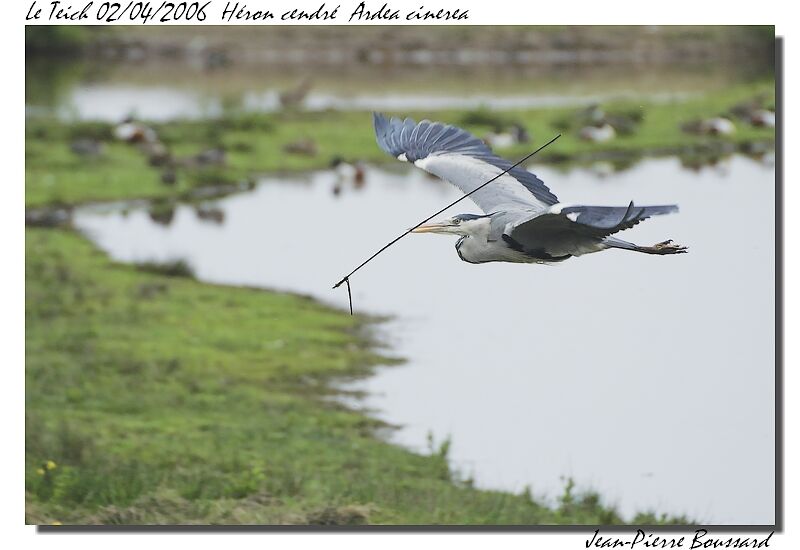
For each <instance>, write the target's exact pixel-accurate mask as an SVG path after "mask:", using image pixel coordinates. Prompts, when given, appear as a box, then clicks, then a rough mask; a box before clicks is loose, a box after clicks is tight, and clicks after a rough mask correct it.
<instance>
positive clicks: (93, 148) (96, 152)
mask: <svg viewBox="0 0 800 550" xmlns="http://www.w3.org/2000/svg"><path fill="white" fill-rule="evenodd" d="M69 148H70V151H72V152H73V153H75V154H76V155H78V156H81V157H99V156H100V155H102V154H103V143H102V142H100V141H97V140H96V139H90V138H80V139H76V140H74V141H73V142H72V143H70V144H69Z"/></svg>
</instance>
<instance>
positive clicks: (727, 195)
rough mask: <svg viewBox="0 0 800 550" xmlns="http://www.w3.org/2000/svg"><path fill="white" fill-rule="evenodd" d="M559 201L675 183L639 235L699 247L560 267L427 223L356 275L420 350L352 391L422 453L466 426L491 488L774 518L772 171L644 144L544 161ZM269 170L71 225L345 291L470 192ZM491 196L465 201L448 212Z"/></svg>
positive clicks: (146, 248)
mask: <svg viewBox="0 0 800 550" xmlns="http://www.w3.org/2000/svg"><path fill="white" fill-rule="evenodd" d="M534 171H535V172H537V173H538V174H539V176H540V177H542V178H543V179H544V181H545V182H547V183H548V185H549V186H550V187H551V189H553V190H554V191H555V192H556V193H557V194H558V195H559V197H560V199H561V200H562V201H563V202H582V203H585V204H593V203H596V204H627V202H628V201H629V200H630V199H635V200H636V202H637V203H638V204H648V203H651V204H657V203H671V202H677V203H678V204H679V205H680V207H681V213H680V214H678V215H673V216H668V217H662V218H657V219H652V220H648V221H647V222H646V223H643V224H641V225H639V226H637V227H635V228H634V229H632V230H630V231H627V232H625V235H624V236H625V238H627V239H628V240H632V241H635V242H639V243H643V244H652V243H654V242H657V241H661V240H664V239H666V238H672V239H674V240H675V241H676V242H678V243H681V244H686V245H689V246H690V253H689V254H686V255H682V256H670V257H656V256H648V255H643V254H634V253H629V252H623V251H608V252H604V253H600V254H595V255H590V256H586V257H582V258H577V259H572V260H569V261H567V262H564V263H563V264H561V265H558V266H553V267H547V266H536V265H510V264H485V265H477V266H476V265H469V264H466V263H464V262H461V261H460V260H459V258H458V256H457V255H456V252H455V250H454V248H453V245H454V239H450V238H447V237H442V236H437V235H411V236H409V237H407V238H405V239H403V240H401V241H400V242H399V243H398V244H397V245H395V246H394V247H393V248H392V249H391V250H390V251H388V252H386V253H384V254H383V255H381V256H380V257H378V259H376V260H375V261H373V262H372V263H371V264H369V266H368V267H366V268H364V269H363V270H362V271H361V272H359V273H358V274H357V275H356V276H355V277H354V278H353V298H354V304H355V308H356V310H357V311H360V312H369V313H378V314H391V315H394V316H395V317H394V319H393V320H392V321H390V322H388V323H386V324H384V325H382V326H381V327H380V334H381V335H382V336H383V337H384V339H385V340H387V342H388V343H389V344H390V346H391V348H390V349H391V352H392V353H394V354H397V355H399V356H402V357H405V358H407V359H408V363H407V364H405V365H402V366H395V367H387V368H382V369H379V371H378V373H377V374H376V375H375V376H372V377H370V378H368V379H365V380H362V381H359V382H357V383H353V384H348V385H347V387H349V388H352V389H363V390H366V391H367V392H368V396H367V397H366V398H365V399H364V400H362V401H358V402H355V403H354V405H355V406H366V407H369V408H370V409H373V410H374V414H375V415H376V416H378V417H380V418H382V419H385V420H387V421H389V422H392V423H394V424H399V425H400V426H401V428H400V429H398V430H397V431H396V432H394V434H393V435H392V439H393V441H395V442H397V443H399V444H402V445H406V446H408V447H410V448H412V449H416V450H420V451H424V450H425V449H426V448H427V443H426V439H427V435H428V433H429V432H430V433H432V434H433V436H434V439H435V440H436V441H442V440H443V439H445V438H446V437H451V438H452V447H451V457H452V462H453V464H454V465H455V467H456V468H458V469H459V470H460V471H461V472H463V473H464V474H465V475H472V476H474V478H475V480H476V482H477V485H479V486H482V487H492V488H501V489H506V490H511V491H520V490H522V489H523V488H524V487H525V486H526V485H530V486H531V488H532V490H533V493H534V494H535V495H543V494H544V495H548V496H549V497H551V498H552V497H554V496H555V495H557V494H559V492H560V490H561V487H562V485H563V480H562V477H563V476H570V477H572V478H574V479H575V481H576V483H577V484H578V486H579V487H592V488H594V489H597V490H598V491H600V492H601V493H602V495H603V496H604V497H606V498H607V499H609V500H610V501H611V502H613V503H616V504H617V505H618V506H619V508H620V510H621V511H622V512H623V513H624V514H626V515H629V514H632V513H633V512H634V511H637V510H644V509H652V510H656V511H659V512H668V513H675V514H679V513H685V514H688V515H689V516H690V517H691V518H694V519H697V520H700V521H703V522H710V523H755V524H759V523H763V524H769V523H773V522H774V487H775V478H774V476H775V469H774V464H775V454H774V448H775V440H774V429H775V426H774V417H775V408H774V397H775V396H774V384H775V379H774V336H775V333H774V330H775V326H774V275H775V274H774V169H773V168H772V167H770V166H765V165H763V164H760V163H758V162H755V161H752V160H749V159H746V158H740V157H735V158H733V159H731V160H730V161H728V162H727V163H725V164H723V165H721V166H717V167H715V168H705V169H702V170H701V171H699V172H695V171H690V170H687V169H684V168H681V166H680V163H679V162H678V161H677V160H676V159H657V160H647V161H644V162H641V163H639V164H637V165H636V166H634V167H633V168H631V169H629V170H627V171H625V172H622V173H618V174H614V175H611V176H609V177H605V178H603V177H600V176H598V175H596V174H595V173H593V172H592V171H589V170H582V169H575V170H571V171H568V172H559V171H555V170H553V169H552V168H547V167H536V168H535V169H534ZM334 186H336V176H335V174H333V173H331V172H320V173H314V174H310V175H307V176H305V177H289V178H268V179H265V180H264V181H263V182H262V185H260V186H258V187H257V188H256V189H255V190H253V191H252V192H248V193H244V194H240V195H236V196H231V197H228V198H225V199H223V200H220V201H218V202H217V203H216V206H218V207H219V208H220V209H221V210H222V211H223V212H224V216H225V219H224V222H223V223H221V224H218V223H210V222H209V221H207V220H201V219H200V218H199V217H198V216H197V215H196V213H195V212H194V210H193V208H192V207H190V206H180V207H179V208H178V210H177V212H176V214H175V217H174V219H173V221H172V223H171V225H169V226H163V225H159V224H157V223H155V222H153V221H152V220H151V219H150V218H149V217H148V215H147V213H146V210H144V209H142V208H141V207H133V208H132V209H131V210H130V211H128V212H126V213H123V212H122V211H121V210H120V209H119V208H118V207H109V206H102V207H87V208H84V209H81V210H80V211H79V212H77V214H76V223H77V224H78V226H79V227H80V228H81V229H82V230H84V231H85V232H87V233H88V234H89V235H90V236H91V237H92V238H93V239H94V240H95V241H96V242H97V243H98V244H99V245H100V246H101V247H102V248H103V249H104V250H107V251H108V252H109V253H110V254H111V255H112V256H113V257H115V258H118V259H121V260H125V261H133V260H153V259H156V260H166V259H171V258H178V257H180V258H185V259H187V260H188V261H189V262H190V263H191V264H192V265H193V266H194V267H195V268H196V272H197V274H198V276H199V278H201V279H203V280H207V281H215V282H221V283H228V284H247V285H258V286H264V287H271V288H278V289H286V290H292V291H297V292H301V293H305V294H310V295H313V296H315V297H317V298H319V299H321V300H324V301H326V302H330V303H333V304H335V305H337V306H340V307H343V308H345V307H346V306H347V293H346V291H345V290H344V289H343V288H341V289H338V290H336V291H334V290H331V288H330V287H331V285H332V284H333V283H334V282H335V281H336V280H338V279H339V278H340V277H341V275H343V274H344V273H346V272H347V271H348V270H349V269H351V268H352V267H353V266H354V265H357V264H358V263H359V262H360V261H362V260H363V259H364V258H365V257H366V256H368V255H369V254H370V253H372V252H373V251H374V250H376V249H377V248H378V247H380V246H381V245H382V244H384V243H385V242H386V241H387V240H389V239H390V238H392V237H394V236H396V235H397V234H398V233H399V232H401V231H402V230H403V229H404V228H406V227H408V226H409V225H412V224H413V223H414V222H416V221H417V220H419V219H421V218H423V217H425V216H426V215H428V214H429V213H430V212H433V211H435V210H437V209H438V208H440V207H441V205H443V204H446V203H447V201H450V200H453V199H454V198H457V197H458V196H459V195H458V193H457V192H456V191H455V190H454V189H452V188H450V187H449V186H448V185H446V184H444V183H442V182H439V181H438V180H434V179H430V178H428V177H427V176H425V175H424V174H422V173H420V172H419V171H416V170H412V171H405V170H399V171H397V172H392V171H385V170H377V169H372V170H369V172H368V174H367V183H366V185H365V186H364V187H363V188H361V189H355V188H353V187H352V186H344V187H343V189H342V191H341V193H340V194H339V195H334V194H333V193H332V189H333V188H334ZM456 212H477V210H476V208H475V207H474V205H473V204H472V203H470V202H469V201H464V202H463V203H461V204H459V205H458V206H456V207H455V208H453V209H452V213H456Z"/></svg>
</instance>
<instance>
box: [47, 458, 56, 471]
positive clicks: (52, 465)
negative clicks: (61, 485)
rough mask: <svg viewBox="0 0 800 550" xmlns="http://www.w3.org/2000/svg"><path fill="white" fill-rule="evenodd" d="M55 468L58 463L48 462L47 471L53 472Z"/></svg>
mask: <svg viewBox="0 0 800 550" xmlns="http://www.w3.org/2000/svg"><path fill="white" fill-rule="evenodd" d="M55 467H56V463H55V462H53V461H52V460H48V461H47V469H48V470H53V469H55Z"/></svg>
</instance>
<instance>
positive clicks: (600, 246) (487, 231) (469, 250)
mask: <svg viewBox="0 0 800 550" xmlns="http://www.w3.org/2000/svg"><path fill="white" fill-rule="evenodd" d="M373 123H374V126H375V135H376V138H377V141H378V145H379V146H380V147H381V149H383V150H384V151H386V152H387V153H389V154H390V155H392V156H393V157H395V158H397V159H399V160H402V161H407V162H410V163H412V164H414V165H416V166H418V167H419V168H422V169H423V170H425V171H426V172H429V173H431V174H433V175H435V176H438V177H439V178H441V179H443V180H445V181H447V182H450V183H452V184H453V185H455V186H456V187H458V188H459V189H460V190H461V191H462V192H464V193H470V192H473V191H475V189H477V188H478V187H479V186H481V185H482V184H484V183H486V182H487V181H488V180H490V179H491V178H493V177H496V176H497V175H498V174H501V173H502V172H503V171H504V170H508V169H509V167H512V166H513V163H512V162H510V161H508V160H505V159H503V158H500V157H498V156H497V155H495V154H494V153H492V151H491V150H490V149H489V147H487V146H486V144H485V143H483V142H482V141H481V140H479V139H478V138H476V137H475V136H473V135H472V134H470V133H469V132H467V131H465V130H462V129H461V128H458V127H456V126H452V125H449V124H443V123H440V122H430V121H428V120H423V121H421V122H419V123H416V122H414V121H413V120H411V119H409V118H406V119H404V120H401V119H398V118H387V117H386V116H384V115H382V114H379V113H374V114H373ZM469 198H470V199H472V200H473V202H475V204H477V205H478V207H479V208H480V209H481V210H483V212H484V214H483V215H476V214H459V215H456V216H453V217H451V218H448V219H445V220H442V221H438V222H435V223H426V224H423V225H420V226H419V227H417V228H415V229H414V230H413V232H414V233H426V232H431V233H442V234H446V235H458V236H459V237H460V238H459V239H458V241H457V242H456V251H457V252H458V255H459V257H460V258H461V259H462V260H464V261H465V262H469V263H473V264H480V263H485V262H517V263H541V264H548V263H553V262H561V261H563V260H566V259H568V258H571V257H573V256H581V255H583V254H589V253H592V252H600V251H601V250H607V249H609V248H618V249H622V250H632V251H634V252H643V253H646V254H679V253H682V252H686V247H683V246H678V245H676V244H673V242H672V241H664V242H660V243H658V244H655V245H653V246H639V245H636V244H633V243H629V242H627V241H623V240H622V239H618V238H616V237H613V236H612V235H614V234H615V233H618V232H619V231H623V230H625V229H630V228H631V227H633V226H634V225H636V224H637V223H639V222H641V221H642V220H645V219H647V218H649V217H650V216H657V215H661V214H669V213H672V212H677V211H678V207H677V205H674V204H670V205H661V206H634V204H633V202H631V203H630V204H629V205H628V206H583V205H567V204H562V203H560V202H559V201H558V198H557V197H556V196H555V195H554V194H553V193H552V192H551V191H550V189H548V187H547V186H546V185H545V184H544V182H542V180H540V179H539V178H538V177H536V176H535V175H534V174H532V173H531V172H528V171H527V170H525V169H524V168H522V167H519V166H517V167H513V168H511V169H510V170H508V172H507V173H506V174H503V175H502V176H501V177H499V178H497V179H496V180H495V181H493V182H492V183H490V184H489V185H487V186H486V187H484V188H482V189H480V190H478V191H476V192H474V193H473V194H471V195H470V196H469Z"/></svg>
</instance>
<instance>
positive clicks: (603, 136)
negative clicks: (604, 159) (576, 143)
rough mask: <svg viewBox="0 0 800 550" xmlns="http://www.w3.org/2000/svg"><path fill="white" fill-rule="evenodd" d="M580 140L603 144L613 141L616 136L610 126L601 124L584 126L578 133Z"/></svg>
mask: <svg viewBox="0 0 800 550" xmlns="http://www.w3.org/2000/svg"><path fill="white" fill-rule="evenodd" d="M578 135H579V136H580V138H581V139H582V140H584V141H591V142H593V143H605V142H606V141H610V140H612V139H614V138H615V137H616V135H617V132H616V130H614V127H613V126H611V125H610V124H608V123H607V122H606V123H603V124H602V125H600V126H584V127H583V128H581V130H580V132H579V133H578Z"/></svg>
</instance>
